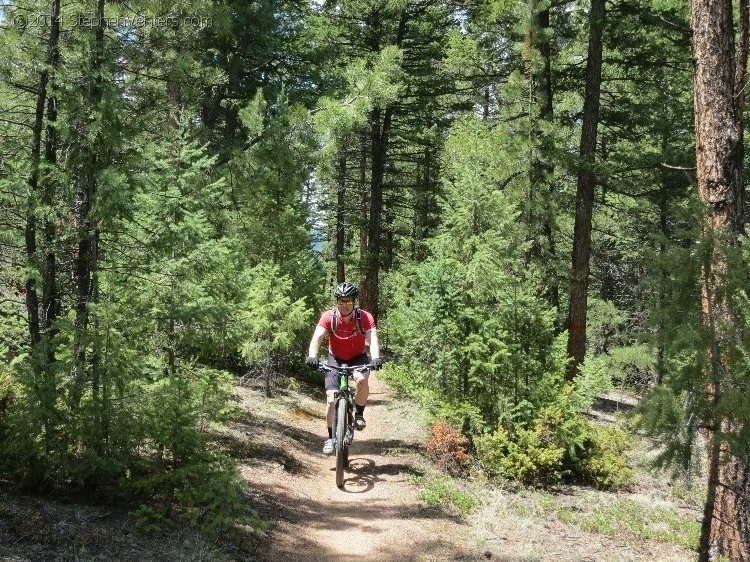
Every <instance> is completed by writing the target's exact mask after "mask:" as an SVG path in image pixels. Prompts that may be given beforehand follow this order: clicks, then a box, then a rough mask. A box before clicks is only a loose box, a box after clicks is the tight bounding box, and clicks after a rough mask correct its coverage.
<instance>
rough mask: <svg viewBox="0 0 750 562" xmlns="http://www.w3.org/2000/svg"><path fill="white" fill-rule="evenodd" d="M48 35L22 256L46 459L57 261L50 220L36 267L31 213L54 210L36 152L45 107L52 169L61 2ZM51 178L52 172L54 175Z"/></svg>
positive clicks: (53, 8)
mask: <svg viewBox="0 0 750 562" xmlns="http://www.w3.org/2000/svg"><path fill="white" fill-rule="evenodd" d="M50 18H51V26H50V35H49V40H48V43H47V64H46V65H45V66H44V68H43V70H42V71H41V72H40V75H39V88H38V92H37V102H36V112H35V115H34V125H33V127H32V145H31V173H30V176H29V208H28V210H27V216H26V225H25V228H24V238H25V247H26V256H27V258H28V260H29V265H30V266H31V269H32V270H37V271H40V272H41V281H42V283H41V284H42V286H41V293H42V298H41V310H40V302H39V290H38V288H37V283H36V281H35V279H34V276H33V275H32V276H29V278H27V280H26V310H27V312H28V323H29V336H30V344H31V350H32V354H33V355H34V356H35V359H36V362H35V369H36V375H37V377H38V378H39V380H40V382H41V384H40V387H39V390H40V395H39V399H40V404H41V407H42V410H43V412H44V413H43V420H44V421H43V426H44V427H43V430H44V447H45V452H46V453H47V454H49V453H50V452H51V449H52V433H53V425H54V421H53V418H54V417H55V402H56V391H57V383H56V378H55V375H54V370H53V369H52V368H51V365H52V363H53V362H54V359H55V353H54V347H53V345H52V341H51V340H52V338H53V336H54V333H53V325H54V321H55V319H56V317H57V314H58V311H59V308H60V300H59V296H58V293H57V280H56V276H57V273H56V265H57V263H56V255H55V248H54V238H55V231H54V225H53V221H52V219H51V217H49V216H47V217H46V218H45V220H44V228H43V240H44V244H43V249H44V252H45V256H44V262H43V263H40V260H39V256H38V251H39V248H38V247H37V222H36V218H35V213H36V207H37V204H38V203H39V202H41V203H42V204H43V205H44V206H45V207H46V208H47V212H48V213H49V212H50V211H49V210H50V209H52V208H54V194H55V190H54V181H55V180H54V179H53V178H52V177H50V176H51V174H50V172H49V171H47V172H45V173H44V174H42V173H41V172H42V168H41V165H40V163H41V147H42V130H43V129H45V126H44V120H45V106H46V119H47V125H46V129H45V132H46V138H45V141H44V160H45V165H46V166H47V167H48V169H52V168H54V166H55V163H56V161H57V143H56V130H55V126H56V125H55V121H56V119H57V99H56V97H55V95H54V94H51V95H50V94H49V91H50V90H51V89H52V88H53V85H52V81H53V79H54V71H55V70H56V68H57V66H58V63H59V60H60V54H59V48H58V42H59V37H60V0H52V1H51V3H50ZM53 173H54V172H53ZM44 472H45V468H44V467H42V466H40V467H38V475H42V474H43V473H44Z"/></svg>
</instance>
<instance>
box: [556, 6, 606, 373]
mask: <svg viewBox="0 0 750 562" xmlns="http://www.w3.org/2000/svg"><path fill="white" fill-rule="evenodd" d="M604 17H605V0H592V2H591V13H590V14H589V48H588V60H587V62H586V91H585V97H584V101H583V129H582V131H581V146H580V156H581V166H582V168H581V170H580V172H579V173H578V188H577V190H576V218H575V226H574V229H573V265H572V271H571V284H570V301H569V303H570V304H569V308H568V357H570V358H572V361H571V363H570V364H569V366H568V369H567V370H566V372H565V379H566V380H573V378H575V376H576V374H577V373H578V366H579V365H580V364H581V363H582V362H583V358H584V356H585V354H586V315H587V310H588V286H589V258H590V255H591V216H592V211H593V206H594V188H595V186H596V175H595V173H594V169H593V164H594V159H595V154H596V138H597V127H598V124H599V94H600V90H601V80H602V29H603V27H604Z"/></svg>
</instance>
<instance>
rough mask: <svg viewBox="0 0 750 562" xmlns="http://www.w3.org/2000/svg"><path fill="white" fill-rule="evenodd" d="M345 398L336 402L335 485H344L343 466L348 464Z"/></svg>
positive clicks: (340, 486) (341, 486)
mask: <svg viewBox="0 0 750 562" xmlns="http://www.w3.org/2000/svg"><path fill="white" fill-rule="evenodd" d="M346 414H347V412H346V400H339V401H338V402H337V403H336V486H338V487H339V488H343V487H344V467H346V465H348V464H349V444H348V443H347V442H346V417H347V415H346Z"/></svg>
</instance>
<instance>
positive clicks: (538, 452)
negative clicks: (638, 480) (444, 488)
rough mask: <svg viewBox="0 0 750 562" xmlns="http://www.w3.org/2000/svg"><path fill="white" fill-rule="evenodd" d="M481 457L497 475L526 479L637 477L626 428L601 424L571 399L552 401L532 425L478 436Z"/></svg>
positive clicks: (599, 483) (605, 483)
mask: <svg viewBox="0 0 750 562" xmlns="http://www.w3.org/2000/svg"><path fill="white" fill-rule="evenodd" d="M474 444H475V446H476V451H477V457H478V458H479V461H480V462H481V463H482V466H483V467H484V469H485V470H486V471H487V472H488V473H490V474H494V475H500V476H503V477H505V478H508V479H512V480H518V481H520V482H523V483H524V484H529V485H535V484H542V485H543V484H552V483H555V482H559V481H561V480H562V479H563V478H570V479H573V480H577V481H582V482H586V483H590V484H593V485H594V486H596V487H598V488H607V489H614V488H620V487H622V486H626V485H628V484H630V483H631V482H632V479H633V471H632V470H631V469H630V468H629V467H628V466H627V464H626V461H625V457H624V453H625V451H626V450H627V449H628V448H629V446H630V440H629V438H628V436H627V434H625V432H624V431H622V430H621V429H617V428H612V427H604V426H599V425H596V424H594V423H592V422H590V421H588V420H587V419H586V418H584V417H583V416H581V415H580V414H578V413H576V412H575V411H574V410H572V409H571V408H569V407H566V406H565V402H564V401H562V402H561V403H558V404H554V405H551V406H547V407H546V408H544V409H542V410H541V411H540V412H539V416H538V418H537V419H536V420H535V421H534V422H533V424H531V426H530V427H518V428H516V431H515V432H514V433H513V434H511V433H510V432H509V431H508V430H507V429H506V428H504V427H500V428H498V429H497V430H496V431H495V432H493V433H490V434H486V435H482V436H479V437H476V438H475V439H474Z"/></svg>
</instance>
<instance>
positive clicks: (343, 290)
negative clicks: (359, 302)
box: [333, 282, 359, 299]
mask: <svg viewBox="0 0 750 562" xmlns="http://www.w3.org/2000/svg"><path fill="white" fill-rule="evenodd" d="M358 294H359V289H358V288H357V286H356V285H355V284H354V283H349V282H346V283H339V285H338V286H337V287H336V290H335V291H334V292H333V296H334V297H336V298H337V299H340V298H341V297H352V298H357V295H358Z"/></svg>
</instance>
